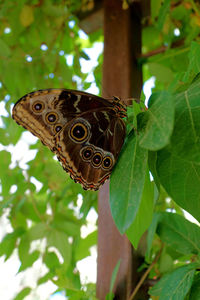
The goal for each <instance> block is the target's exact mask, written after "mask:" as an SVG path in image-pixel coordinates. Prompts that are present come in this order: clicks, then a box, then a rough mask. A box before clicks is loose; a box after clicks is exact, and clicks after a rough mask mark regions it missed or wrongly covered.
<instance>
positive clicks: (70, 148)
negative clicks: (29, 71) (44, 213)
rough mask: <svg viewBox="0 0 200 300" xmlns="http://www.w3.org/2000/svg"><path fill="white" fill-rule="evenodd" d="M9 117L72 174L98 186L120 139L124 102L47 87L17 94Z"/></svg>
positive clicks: (89, 187) (92, 187)
mask: <svg viewBox="0 0 200 300" xmlns="http://www.w3.org/2000/svg"><path fill="white" fill-rule="evenodd" d="M12 117H13V119H14V120H15V121H16V122H17V123H18V124H19V125H22V126H23V127H24V128H25V129H27V130H29V131H30V132H31V133H32V134H34V135H35V136H37V137H38V138H39V139H40V140H41V141H42V143H43V144H44V145H46V146H47V147H48V148H49V149H50V150H51V151H53V152H54V153H55V154H56V155H57V157H58V160H59V161H60V162H61V164H62V167H63V169H64V170H65V171H66V172H69V174H70V177H71V178H72V179H73V180H74V181H75V182H78V183H80V184H81V185H82V187H83V188H84V189H86V190H95V191H96V190H98V189H99V187H100V186H101V185H102V184H103V183H104V182H105V181H106V180H107V179H108V178H109V177H110V174H111V171H112V169H113V167H114V165H115V163H116V160H117V158H118V156H119V153H120V150H121V148H122V145H123V143H124V139H125V134H126V127H125V123H124V120H123V118H124V117H126V106H125V105H124V104H123V103H122V102H121V100H120V99H118V98H117V97H113V99H104V98H101V97H98V96H95V95H92V94H89V93H86V92H82V91H76V90H69V89H45V90H38V91H35V92H32V93H29V94H27V95H25V96H23V97H22V98H20V99H19V100H18V101H17V103H16V104H15V105H14V107H13V111H12Z"/></svg>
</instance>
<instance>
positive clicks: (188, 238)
mask: <svg viewBox="0 0 200 300" xmlns="http://www.w3.org/2000/svg"><path fill="white" fill-rule="evenodd" d="M159 216H160V217H159V221H158V228H157V233H158V235H159V236H160V238H161V240H162V241H163V242H165V243H166V244H167V245H168V246H170V247H172V248H173V249H174V250H176V251H178V252H180V253H182V254H191V253H193V254H198V253H199V252H200V228H199V226H197V225H196V224H194V223H191V222H189V221H188V220H186V219H185V218H184V217H182V216H180V215H177V214H174V213H160V214H159Z"/></svg>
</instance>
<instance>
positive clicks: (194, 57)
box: [183, 41, 200, 82]
mask: <svg viewBox="0 0 200 300" xmlns="http://www.w3.org/2000/svg"><path fill="white" fill-rule="evenodd" d="M188 56H189V66H188V69H187V72H186V73H185V76H184V77H183V80H184V81H185V82H187V81H189V80H191V79H192V78H194V76H195V75H196V74H197V73H199V72H200V45H199V44H198V43H196V42H194V41H193V42H192V43H191V46H190V51H189V54H188Z"/></svg>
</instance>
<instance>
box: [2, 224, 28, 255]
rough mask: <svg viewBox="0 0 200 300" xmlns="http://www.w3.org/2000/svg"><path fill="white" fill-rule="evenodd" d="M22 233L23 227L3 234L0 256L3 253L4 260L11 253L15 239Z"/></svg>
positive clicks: (14, 245)
mask: <svg viewBox="0 0 200 300" xmlns="http://www.w3.org/2000/svg"><path fill="white" fill-rule="evenodd" d="M23 233H24V229H23V228H17V229H16V230H15V231H14V232H12V233H8V234H6V235H5V236H4V238H3V240H2V242H1V243H0V256H2V255H5V260H7V259H8V258H9V257H10V256H11V254H12V253H13V251H14V249H15V247H16V241H17V239H18V238H19V237H20V236H21V235H22V234H23Z"/></svg>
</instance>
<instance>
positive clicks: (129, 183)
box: [110, 134, 147, 233]
mask: <svg viewBox="0 0 200 300" xmlns="http://www.w3.org/2000/svg"><path fill="white" fill-rule="evenodd" d="M146 165H147V150H145V149H142V148H141V147H140V146H139V143H138V137H137V136H136V135H134V134H131V135H130V136H129V138H128V141H127V143H126V145H125V146H124V148H123V150H122V153H121V155H120V158H119V160H118V163H117V165H116V167H115V169H114V171H113V172H112V175H111V183H110V207H111V213H112V216H113V219H114V221H115V224H116V225H117V228H118V229H119V231H120V233H124V232H125V231H126V230H127V229H128V228H129V226H130V225H131V224H132V222H133V221H134V220H135V218H136V215H137V212H138V209H139V206H140V202H141V199H142V192H143V188H144V182H145V175H146Z"/></svg>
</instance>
